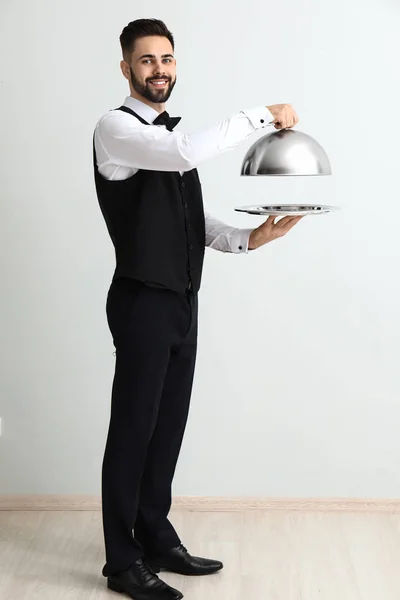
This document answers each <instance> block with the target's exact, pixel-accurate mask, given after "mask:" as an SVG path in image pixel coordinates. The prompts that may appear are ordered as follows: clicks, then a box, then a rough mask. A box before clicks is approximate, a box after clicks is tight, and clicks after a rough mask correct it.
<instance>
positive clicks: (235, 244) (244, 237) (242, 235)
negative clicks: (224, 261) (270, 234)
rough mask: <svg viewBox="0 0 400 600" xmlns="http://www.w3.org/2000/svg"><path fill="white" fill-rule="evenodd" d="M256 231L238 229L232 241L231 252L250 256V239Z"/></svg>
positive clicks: (233, 234)
mask: <svg viewBox="0 0 400 600" xmlns="http://www.w3.org/2000/svg"><path fill="white" fill-rule="evenodd" d="M252 231H254V229H236V231H234V232H233V233H232V236H231V239H230V247H231V251H232V252H233V253H234V254H248V252H249V239H250V234H251V232H252Z"/></svg>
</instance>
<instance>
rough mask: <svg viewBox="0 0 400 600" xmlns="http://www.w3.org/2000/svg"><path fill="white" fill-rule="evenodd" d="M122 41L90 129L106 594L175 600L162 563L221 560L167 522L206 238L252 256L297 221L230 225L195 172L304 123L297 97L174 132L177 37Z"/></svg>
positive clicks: (149, 33)
mask: <svg viewBox="0 0 400 600" xmlns="http://www.w3.org/2000/svg"><path fill="white" fill-rule="evenodd" d="M120 42H121V47H122V52H123V60H122V61H121V70H122V73H123V75H124V77H125V78H126V79H127V80H128V81H129V87H130V96H129V97H127V98H126V100H125V102H124V105H123V106H122V107H120V108H119V109H117V110H113V111H110V112H108V113H107V114H106V115H104V116H103V117H102V118H101V119H100V120H99V122H98V123H97V126H96V130H95V135H94V173H95V182H96V190H97V195H98V200H99V204H100V207H101V210H102V213H103V216H104V219H105V221H106V224H107V228H108V231H109V234H110V237H111V239H112V242H113V244H114V246H115V253H116V269H115V273H114V276H113V281H112V284H111V287H110V290H109V292H108V297H107V318H108V324H109V327H110V331H111V333H112V336H113V341H114V345H115V348H116V365H115V376H114V382H113V389H112V399H111V417H110V425H109V431H108V437H107V443H106V448H105V454H104V461H103V470H102V511H103V529H104V538H105V548H106V564H105V566H104V568H103V575H104V576H106V577H107V578H108V587H109V588H110V589H112V590H114V591H119V592H125V593H127V594H128V595H130V596H131V597H132V598H135V599H136V600H156V599H157V600H167V599H168V600H171V599H174V600H177V599H180V598H182V594H181V593H180V592H179V591H178V590H175V589H173V588H171V587H170V586H168V585H167V584H166V583H165V582H163V581H162V580H161V579H160V578H159V577H158V576H157V575H156V573H158V572H160V570H161V569H163V570H169V571H173V572H176V573H182V574H185V575H205V574H210V573H215V572H216V571H218V570H220V569H221V568H222V566H223V565H222V563H221V562H220V561H218V560H212V559H205V558H199V557H195V556H192V555H191V554H189V552H188V551H187V550H186V548H185V547H184V546H183V545H182V544H181V540H180V539H179V537H178V534H177V533H176V531H175V530H174V528H173V526H172V524H171V523H170V522H169V520H168V518H167V517H168V514H169V510H170V506H171V484H172V480H173V476H174V472H175V467H176V463H177V459H178V455H179V451H180V447H181V443H182V438H183V434H184V430H185V425H186V421H187V416H188V410H189V400H190V395H191V389H192V381H193V373H194V368H195V359H196V343H197V311H198V291H199V288H200V282H201V274H202V267H203V257H204V251H205V246H208V247H210V248H214V249H215V250H219V251H222V252H234V253H241V252H244V253H246V252H248V251H249V250H253V249H256V248H259V247H261V246H263V245H264V244H266V243H268V242H271V241H272V240H274V239H276V238H278V237H281V236H283V235H285V234H286V233H287V232H288V231H289V230H290V229H291V228H292V227H293V226H294V225H295V224H296V223H297V222H298V221H299V217H296V218H289V217H288V218H284V219H281V220H280V221H279V222H277V223H275V220H274V218H272V217H270V218H269V219H268V220H267V221H266V222H265V223H264V224H262V225H261V226H260V227H257V228H256V229H254V230H248V229H244V230H242V229H237V228H234V227H229V226H227V225H225V224H224V223H221V222H220V221H218V220H217V219H215V218H214V217H213V216H212V215H211V214H210V213H208V212H207V211H205V210H204V207H203V200H202V193H201V185H200V181H199V177H198V173H197V170H196V167H197V166H198V165H199V164H201V163H202V162H203V161H205V160H207V159H209V158H211V157H212V156H216V155H217V154H219V153H221V152H224V151H226V150H229V149H230V148H233V147H235V146H236V145H237V144H238V143H239V142H240V141H242V140H245V139H246V138H248V137H249V136H250V135H251V134H252V133H253V132H254V131H256V130H258V129H260V128H262V127H266V126H268V125H269V124H274V126H275V127H276V128H277V129H279V128H283V127H293V126H294V125H295V124H296V123H297V122H298V118H297V115H296V113H295V112H294V110H293V109H292V107H291V106H290V105H272V106H269V107H264V106H263V107H258V108H254V109H251V110H248V111H243V112H240V113H239V114H237V115H234V116H233V117H231V118H230V119H226V120H225V121H222V122H220V123H217V124H216V125H214V126H213V127H211V128H209V129H206V130H205V131H200V132H197V133H194V134H184V133H179V132H177V131H173V129H174V127H175V125H176V124H177V122H178V121H179V119H177V118H175V119H173V118H170V117H169V115H168V113H166V112H165V103H166V101H167V100H168V98H169V97H170V94H171V92H172V90H173V88H174V85H175V83H176V61H175V58H174V39H173V36H172V34H171V33H170V32H169V30H168V29H167V27H166V26H165V25H164V23H162V22H161V21H158V20H153V19H152V20H148V19H142V20H138V21H134V22H132V23H130V24H129V25H128V26H127V27H125V28H124V30H123V32H122V34H121V36H120ZM132 530H133V533H132Z"/></svg>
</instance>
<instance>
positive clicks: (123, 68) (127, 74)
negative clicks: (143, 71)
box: [120, 60, 131, 81]
mask: <svg viewBox="0 0 400 600" xmlns="http://www.w3.org/2000/svg"><path fill="white" fill-rule="evenodd" d="M120 67H121V71H122V74H123V76H124V77H125V79H128V81H129V80H130V78H131V71H130V68H129V65H128V63H127V62H126V61H125V60H121V62H120Z"/></svg>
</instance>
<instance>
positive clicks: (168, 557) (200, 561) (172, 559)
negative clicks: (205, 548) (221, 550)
mask: <svg viewBox="0 0 400 600" xmlns="http://www.w3.org/2000/svg"><path fill="white" fill-rule="evenodd" d="M146 562H147V564H148V565H149V566H150V568H151V569H152V570H153V571H154V572H155V573H159V572H160V571H172V572H173V573H180V574H181V575H211V573H216V572H217V571H220V570H221V569H222V568H223V566H224V565H223V564H222V562H220V561H219V560H211V559H209V558H199V557H198V556H191V555H190V554H189V552H188V551H187V550H186V548H185V547H184V546H182V544H180V545H179V546H177V547H176V548H172V549H171V550H168V552H165V553H164V554H161V555H158V556H148V557H146Z"/></svg>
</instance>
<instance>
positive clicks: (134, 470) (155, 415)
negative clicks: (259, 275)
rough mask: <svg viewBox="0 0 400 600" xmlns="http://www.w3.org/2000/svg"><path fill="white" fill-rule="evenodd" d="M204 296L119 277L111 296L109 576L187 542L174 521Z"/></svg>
mask: <svg viewBox="0 0 400 600" xmlns="http://www.w3.org/2000/svg"><path fill="white" fill-rule="evenodd" d="M197 315H198V304H197V294H194V293H192V292H187V293H186V294H179V293H177V292H173V291H170V290H166V289H160V288H154V287H149V286H147V285H145V284H143V283H140V282H138V281H135V280H129V279H117V280H115V281H114V282H113V283H112V284H111V287H110V290H109V292H108V297H107V319H108V324H109V327H110V331H111V333H112V336H113V340H114V345H115V348H116V365H115V375H114V381H113V388H112V398H111V415H110V424H109V430H108V436H107V441H106V447H105V452H104V459H103V466H102V516H103V530H104V540H105V550H106V564H105V566H104V568H103V575H104V576H107V575H110V574H114V573H117V572H119V571H123V570H125V569H128V568H129V567H130V565H131V564H132V563H133V562H135V561H136V560H137V559H138V558H140V557H141V556H143V555H144V554H149V555H151V554H157V552H163V551H165V550H168V549H170V548H173V547H174V546H177V545H178V544H179V543H180V539H179V536H178V534H177V533H176V531H175V529H174V527H173V526H172V524H171V523H170V522H169V520H168V513H169V511H170V507H171V485H172V480H173V477H174V473H175V468H176V463H177V460H178V455H179V452H180V448H181V444H182V439H183V435H184V430H185V426H186V422H187V417H188V411H189V403H190V396H191V391H192V382H193V375H194V369H195V361H196V350H197Z"/></svg>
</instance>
